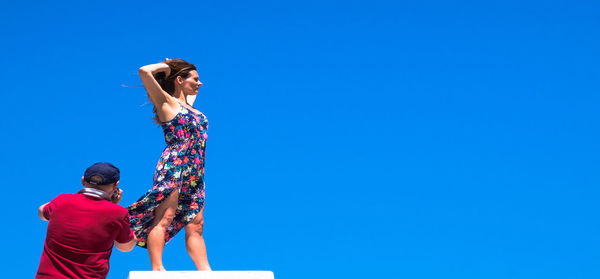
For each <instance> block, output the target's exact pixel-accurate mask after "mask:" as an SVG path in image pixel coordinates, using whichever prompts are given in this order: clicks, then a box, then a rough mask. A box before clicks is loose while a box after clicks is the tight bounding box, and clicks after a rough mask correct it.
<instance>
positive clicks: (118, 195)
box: [111, 188, 123, 204]
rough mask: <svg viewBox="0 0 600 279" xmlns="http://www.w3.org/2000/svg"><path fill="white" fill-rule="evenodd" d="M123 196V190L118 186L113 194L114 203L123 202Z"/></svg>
mask: <svg viewBox="0 0 600 279" xmlns="http://www.w3.org/2000/svg"><path fill="white" fill-rule="evenodd" d="M121 198H123V190H121V189H119V188H117V189H116V190H115V191H114V192H113V194H112V196H111V201H112V203H114V204H119V203H120V202H121Z"/></svg>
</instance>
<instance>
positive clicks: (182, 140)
mask: <svg viewBox="0 0 600 279" xmlns="http://www.w3.org/2000/svg"><path fill="white" fill-rule="evenodd" d="M161 126H162V129H163V132H164V134H165V141H166V142H167V147H166V148H165V150H164V151H163V153H162V155H161V156H160V159H159V161H158V164H157V166H156V171H155V173H154V185H153V186H152V189H150V190H149V191H148V192H146V194H144V195H143V196H142V197H141V198H140V199H138V201H137V202H135V203H133V204H132V205H130V206H128V207H127V210H129V215H130V216H131V228H132V230H133V231H134V233H135V235H136V237H137V239H138V243H137V245H138V246H140V247H144V248H146V244H147V243H146V240H147V237H148V233H150V229H151V228H152V223H153V221H154V210H155V209H156V207H157V206H158V205H160V204H161V203H162V201H163V200H164V199H165V198H167V197H168V196H169V195H170V194H171V192H173V191H174V190H179V201H178V205H177V210H176V211H175V217H174V218H173V222H172V223H171V224H170V225H169V227H168V228H167V233H166V234H165V243H166V242H168V241H169V240H170V239H171V238H173V236H175V234H177V232H179V230H181V228H183V227H184V226H185V225H186V224H188V223H189V222H191V221H192V220H194V217H196V215H197V214H198V212H199V211H200V210H201V209H202V207H203V206H204V149H205V147H206V138H207V133H206V132H207V129H208V120H207V119H206V116H204V114H202V113H200V114H196V113H194V112H192V111H191V110H189V109H187V108H185V107H184V106H183V105H182V106H181V110H180V111H179V113H177V115H176V116H175V118H173V119H172V120H171V121H167V122H163V123H161Z"/></svg>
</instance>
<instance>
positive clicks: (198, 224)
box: [185, 215, 204, 236]
mask: <svg viewBox="0 0 600 279" xmlns="http://www.w3.org/2000/svg"><path fill="white" fill-rule="evenodd" d="M203 231H204V217H202V215H198V216H196V218H194V220H193V221H192V222H190V223H189V224H187V225H186V226H185V234H186V235H188V236H189V235H192V234H198V235H202V232H203Z"/></svg>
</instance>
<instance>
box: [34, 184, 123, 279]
mask: <svg viewBox="0 0 600 279" xmlns="http://www.w3.org/2000/svg"><path fill="white" fill-rule="evenodd" d="M44 217H45V218H46V219H48V220H49V222H48V232H47V234H46V241H45V243H44V252H43V253H42V259H41V260H40V266H39V268H38V271H37V275H36V276H35V277H36V278H106V275H108V267H109V264H108V260H109V258H110V254H111V252H112V247H113V243H114V241H115V240H116V241H117V242H119V243H126V242H129V241H131V240H132V239H133V232H132V231H131V229H130V228H129V213H128V212H127V209H125V208H124V207H122V206H119V205H116V204H113V203H112V202H110V201H107V200H104V199H102V198H97V197H92V196H89V195H84V194H61V195H59V196H58V197H56V198H55V199H53V200H52V201H51V202H50V203H48V204H47V205H46V206H45V207H44Z"/></svg>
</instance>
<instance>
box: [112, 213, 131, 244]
mask: <svg viewBox="0 0 600 279" xmlns="http://www.w3.org/2000/svg"><path fill="white" fill-rule="evenodd" d="M123 210H124V211H125V214H123V218H121V220H120V224H119V225H120V226H121V231H120V232H119V234H117V238H116V239H115V240H116V241H117V242H119V243H127V242H129V241H131V240H132V239H133V231H131V228H130V227H129V226H130V225H131V222H130V221H129V212H127V209H125V208H123Z"/></svg>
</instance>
